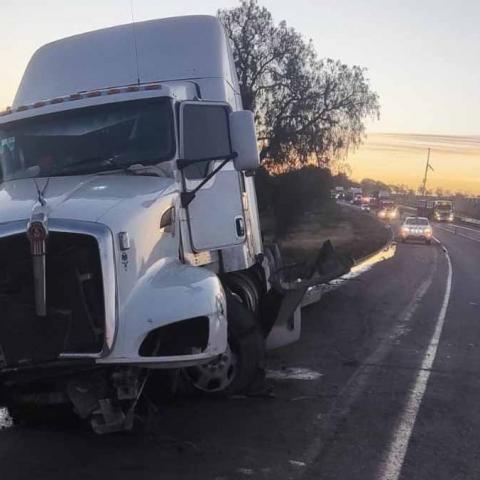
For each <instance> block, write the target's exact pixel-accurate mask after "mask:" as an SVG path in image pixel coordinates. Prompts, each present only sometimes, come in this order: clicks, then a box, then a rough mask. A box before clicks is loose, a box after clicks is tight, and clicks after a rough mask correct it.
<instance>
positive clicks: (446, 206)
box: [433, 200, 455, 222]
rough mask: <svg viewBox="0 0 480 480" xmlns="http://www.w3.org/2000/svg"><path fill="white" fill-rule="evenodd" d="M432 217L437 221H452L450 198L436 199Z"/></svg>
mask: <svg viewBox="0 0 480 480" xmlns="http://www.w3.org/2000/svg"><path fill="white" fill-rule="evenodd" d="M433 218H434V220H436V221H437V222H453V220H454V218H455V214H454V212H453V202H452V201H451V200H436V201H435V203H434V205H433Z"/></svg>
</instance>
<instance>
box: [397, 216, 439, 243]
mask: <svg viewBox="0 0 480 480" xmlns="http://www.w3.org/2000/svg"><path fill="white" fill-rule="evenodd" d="M400 236H401V239H402V242H406V241H407V240H423V241H424V242H425V243H426V244H427V245H430V244H431V243H432V227H431V225H430V222H429V221H428V218H426V217H407V218H406V219H405V221H404V222H403V224H402V226H401V228H400Z"/></svg>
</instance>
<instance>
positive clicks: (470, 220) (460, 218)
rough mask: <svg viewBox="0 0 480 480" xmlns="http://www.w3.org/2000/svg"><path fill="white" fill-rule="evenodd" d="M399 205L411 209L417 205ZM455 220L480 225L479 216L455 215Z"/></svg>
mask: <svg viewBox="0 0 480 480" xmlns="http://www.w3.org/2000/svg"><path fill="white" fill-rule="evenodd" d="M399 207H401V208H404V209H407V210H411V211H416V210H417V209H416V207H412V206H411V205H399ZM455 220H458V221H459V222H463V223H469V224H471V225H480V219H478V218H472V217H464V216H463V215H455Z"/></svg>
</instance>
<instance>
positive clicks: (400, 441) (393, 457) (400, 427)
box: [377, 247, 453, 480]
mask: <svg viewBox="0 0 480 480" xmlns="http://www.w3.org/2000/svg"><path fill="white" fill-rule="evenodd" d="M444 252H445V257H446V258H447V262H448V276H447V285H446V288H445V295H444V297H443V303H442V308H441V309H440V313H439V315H438V318H437V324H436V326H435V331H434V332H433V335H432V338H431V339H430V344H429V346H428V348H427V350H426V352H425V355H424V357H423V362H422V366H421V368H420V371H419V372H418V374H417V378H416V380H415V386H414V387H413V389H412V391H411V392H410V396H409V398H408V402H407V404H406V406H405V409H404V411H403V413H402V415H401V417H400V420H399V422H398V424H397V426H396V428H395V432H394V435H393V440H392V443H391V444H390V447H389V449H388V451H387V455H386V457H385V459H384V461H383V462H382V463H381V465H380V469H379V473H378V475H377V479H378V480H397V479H398V477H399V476H400V472H401V470H402V466H403V462H404V460H405V455H406V453H407V449H408V444H409V442H410V437H411V435H412V431H413V427H414V426H415V420H416V418H417V414H418V411H419V409H420V405H421V403H422V399H423V396H424V394H425V390H426V388H427V383H428V379H429V377H430V370H431V368H432V366H433V362H434V361H435V356H436V354H437V349H438V343H439V341H440V336H441V334H442V330H443V325H444V323H445V316H446V313H447V308H448V303H449V301H450V293H451V289H452V277H453V272H452V262H451V260H450V256H449V255H448V251H447V250H446V249H445V247H444Z"/></svg>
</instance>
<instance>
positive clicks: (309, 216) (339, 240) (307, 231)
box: [261, 201, 390, 263]
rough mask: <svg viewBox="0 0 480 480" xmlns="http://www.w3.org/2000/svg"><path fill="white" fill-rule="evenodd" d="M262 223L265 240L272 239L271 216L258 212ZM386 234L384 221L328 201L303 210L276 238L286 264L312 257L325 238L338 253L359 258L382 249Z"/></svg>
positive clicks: (387, 235) (272, 222)
mask: <svg viewBox="0 0 480 480" xmlns="http://www.w3.org/2000/svg"><path fill="white" fill-rule="evenodd" d="M261 222H262V227H263V233H264V239H265V241H267V242H271V241H274V233H273V232H274V231H275V228H274V226H275V222H274V219H273V218H272V216H271V215H268V214H267V215H261ZM389 235H390V234H389V232H388V230H387V229H386V228H385V226H384V224H382V223H380V222H379V221H378V220H377V219H376V218H374V217H373V216H372V215H370V214H368V213H366V212H361V211H360V210H358V209H354V208H350V207H348V206H345V205H341V204H337V203H335V202H333V201H331V202H325V203H324V204H322V205H321V206H318V207H317V208H315V210H314V211H311V212H306V213H305V214H304V215H303V217H302V218H301V219H300V220H299V221H298V222H297V224H296V225H294V226H293V227H292V228H291V229H288V230H287V232H286V233H285V234H284V235H282V236H281V237H280V238H277V239H276V240H275V241H276V242H277V243H278V244H279V246H280V250H281V251H282V255H283V257H284V259H285V261H286V263H297V262H302V261H305V260H309V259H310V260H311V259H312V258H313V257H312V256H314V255H315V254H316V253H317V252H318V250H319V249H320V247H321V246H322V244H323V242H324V241H325V240H327V239H329V240H330V241H331V242H332V243H333V246H334V247H335V249H336V250H337V251H338V252H339V253H341V254H344V255H352V256H353V258H356V259H358V258H361V257H363V256H365V255H368V254H369V253H372V252H374V251H375V250H378V249H379V248H381V247H382V246H383V245H384V244H385V243H386V242H387V241H388V239H389Z"/></svg>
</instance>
